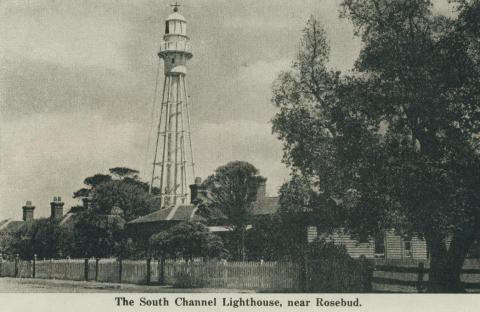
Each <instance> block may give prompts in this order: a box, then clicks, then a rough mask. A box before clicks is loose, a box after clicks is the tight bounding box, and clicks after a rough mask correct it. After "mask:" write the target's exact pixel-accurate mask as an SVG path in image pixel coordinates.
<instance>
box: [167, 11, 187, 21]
mask: <svg viewBox="0 0 480 312" xmlns="http://www.w3.org/2000/svg"><path fill="white" fill-rule="evenodd" d="M171 20H177V21H183V22H186V20H185V17H183V15H182V14H180V13H178V12H173V13H172V14H170V15H169V16H168V17H167V21H171Z"/></svg>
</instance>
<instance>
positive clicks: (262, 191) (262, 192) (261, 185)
mask: <svg viewBox="0 0 480 312" xmlns="http://www.w3.org/2000/svg"><path fill="white" fill-rule="evenodd" d="M266 196H267V179H265V180H262V181H260V182H258V188H257V201H260V200H262V199H264V198H265V197H266Z"/></svg>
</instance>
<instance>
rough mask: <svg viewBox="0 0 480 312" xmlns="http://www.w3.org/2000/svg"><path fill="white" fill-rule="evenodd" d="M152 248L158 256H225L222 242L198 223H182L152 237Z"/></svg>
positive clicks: (185, 257) (184, 257)
mask: <svg viewBox="0 0 480 312" xmlns="http://www.w3.org/2000/svg"><path fill="white" fill-rule="evenodd" d="M150 243H151V246H152V248H153V250H154V251H155V252H156V253H157V255H161V256H167V257H173V258H183V259H192V258H194V257H207V258H216V257H221V256H224V255H225V252H226V251H225V250H224V248H223V242H222V240H221V239H220V238H219V237H218V236H216V235H215V234H212V233H210V232H209V231H208V229H207V227H206V226H204V225H203V224H201V223H196V222H181V223H178V224H176V225H174V226H172V227H171V228H169V229H168V230H166V231H163V232H160V233H157V234H154V235H152V237H151V239H150Z"/></svg>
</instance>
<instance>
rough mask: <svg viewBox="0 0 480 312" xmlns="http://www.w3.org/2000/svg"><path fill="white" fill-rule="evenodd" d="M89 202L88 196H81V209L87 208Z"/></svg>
mask: <svg viewBox="0 0 480 312" xmlns="http://www.w3.org/2000/svg"><path fill="white" fill-rule="evenodd" d="M90 202H91V200H90V198H88V197H84V198H82V204H83V210H88V208H89V206H90Z"/></svg>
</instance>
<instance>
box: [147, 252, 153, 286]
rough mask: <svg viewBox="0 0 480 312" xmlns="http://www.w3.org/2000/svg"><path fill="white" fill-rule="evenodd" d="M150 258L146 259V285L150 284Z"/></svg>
mask: <svg viewBox="0 0 480 312" xmlns="http://www.w3.org/2000/svg"><path fill="white" fill-rule="evenodd" d="M151 265H152V258H150V257H149V258H148V259H147V285H150V278H151V272H150V271H151Z"/></svg>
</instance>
